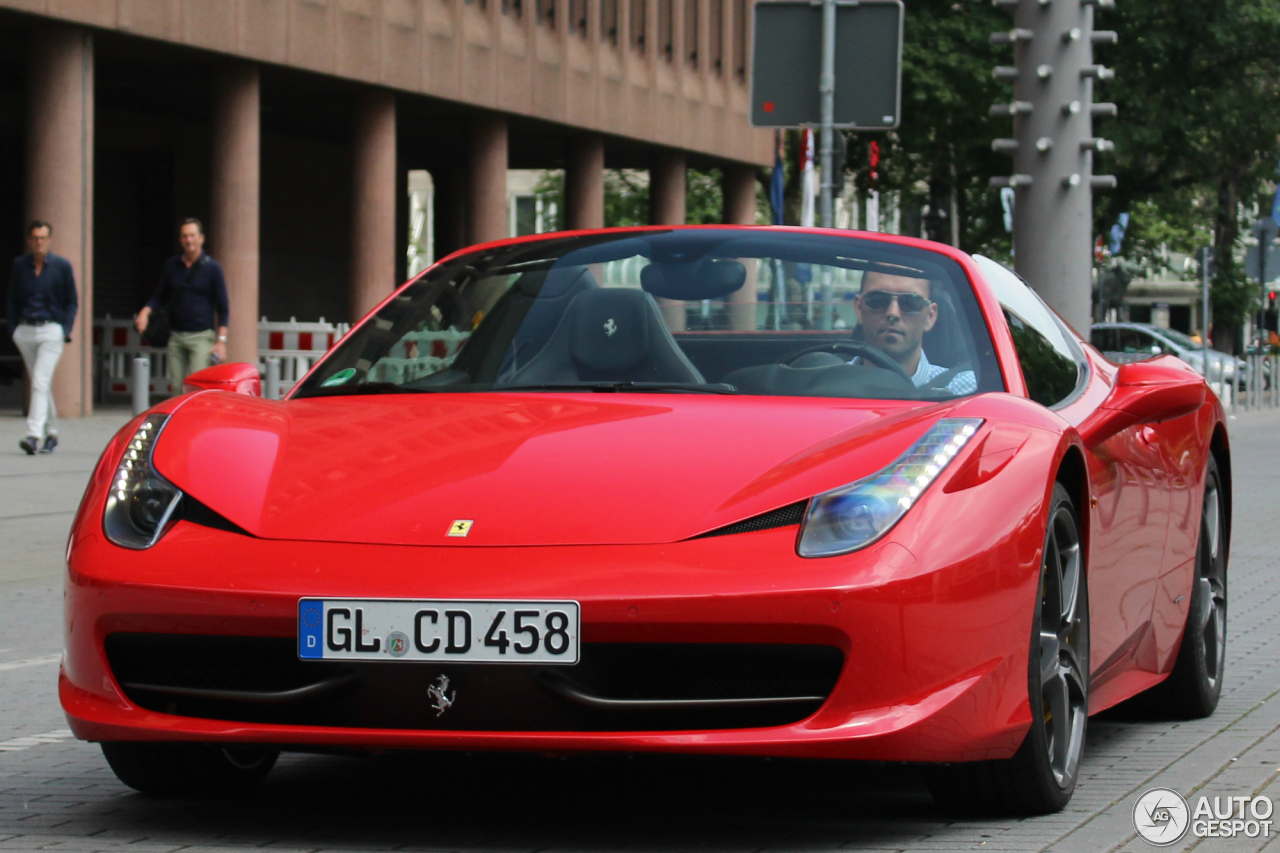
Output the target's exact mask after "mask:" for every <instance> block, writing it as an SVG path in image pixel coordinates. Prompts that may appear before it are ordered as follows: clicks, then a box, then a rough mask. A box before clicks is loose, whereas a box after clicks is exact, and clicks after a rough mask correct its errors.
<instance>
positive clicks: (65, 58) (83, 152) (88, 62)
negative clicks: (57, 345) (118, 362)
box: [23, 27, 94, 418]
mask: <svg viewBox="0 0 1280 853" xmlns="http://www.w3.org/2000/svg"><path fill="white" fill-rule="evenodd" d="M27 92H28V95H29V98H28V103H29V104H30V113H29V116H28V120H27V169H26V171H27V174H26V179H27V180H26V192H27V210H26V221H25V222H24V223H23V225H24V227H25V225H26V223H27V222H30V221H31V220H32V219H42V220H44V221H46V222H49V223H50V224H52V225H53V248H52V251H53V253H54V254H56V255H61V256H62V257H64V258H66V259H67V260H69V261H71V265H72V267H73V268H74V269H75V276H76V289H77V290H78V291H79V298H80V310H79V312H78V313H77V314H76V322H75V328H74V329H73V331H72V337H71V343H70V344H67V345H66V347H65V348H64V349H63V351H62V360H61V361H60V362H58V369H57V372H55V373H54V375H53V398H54V403H55V404H56V405H57V407H58V414H59V415H60V416H61V417H73V418H74V417H83V416H85V415H90V414H92V413H93V104H94V102H93V38H92V37H91V36H90V35H89V33H88V32H86V31H84V30H79V29H73V28H70V27H48V28H44V27H42V28H40V29H38V30H37V31H36V32H35V33H34V36H33V38H32V40H31V50H30V53H29V54H28V68H27Z"/></svg>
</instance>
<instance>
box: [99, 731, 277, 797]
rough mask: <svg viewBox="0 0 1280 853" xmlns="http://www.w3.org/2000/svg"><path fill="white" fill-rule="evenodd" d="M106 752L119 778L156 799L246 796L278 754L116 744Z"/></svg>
mask: <svg viewBox="0 0 1280 853" xmlns="http://www.w3.org/2000/svg"><path fill="white" fill-rule="evenodd" d="M102 754H103V755H105V756H106V758H107V763H108V764H110V765H111V769H112V771H114V772H115V774H116V777H117V778H119V780H120V781H121V782H123V783H125V784H126V785H128V786H129V787H130V788H133V789H134V790H135V791H141V792H142V793H144V794H150V795H151V796H154V797H184V796H215V797H226V796H235V795H239V794H246V793H248V792H250V791H252V790H253V789H254V788H256V787H257V786H258V783H260V782H261V781H262V780H263V779H264V778H265V777H266V775H267V774H268V773H270V772H271V768H272V767H274V766H275V763H276V759H277V758H278V757H279V756H280V753H279V752H278V751H276V750H274V749H265V748H261V747H254V746H229V747H220V746H213V745H206V744H200V743H146V742H133V741H128V742H125V741H115V742H105V743H103V744H102Z"/></svg>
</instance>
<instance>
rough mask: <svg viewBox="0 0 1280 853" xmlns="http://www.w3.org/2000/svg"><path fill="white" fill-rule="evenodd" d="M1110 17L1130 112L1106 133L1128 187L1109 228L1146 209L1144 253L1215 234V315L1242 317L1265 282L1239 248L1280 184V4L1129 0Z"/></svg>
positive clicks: (1116, 87)
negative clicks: (1252, 275)
mask: <svg viewBox="0 0 1280 853" xmlns="http://www.w3.org/2000/svg"><path fill="white" fill-rule="evenodd" d="M1099 17H1100V25H1102V26H1107V27H1113V28H1114V29H1115V30H1116V31H1117V32H1118V33H1119V36H1120V42H1119V45H1118V46H1117V47H1114V48H1106V49H1105V50H1106V51H1108V53H1109V54H1110V56H1109V57H1108V58H1110V59H1111V61H1112V62H1113V63H1114V65H1115V66H1116V79H1115V81H1114V82H1113V83H1108V84H1106V88H1105V89H1103V90H1102V91H1104V92H1106V93H1107V94H1109V95H1111V96H1112V97H1113V98H1114V99H1115V101H1116V104H1117V106H1118V107H1119V117H1118V118H1117V119H1116V120H1114V121H1113V122H1112V123H1111V124H1110V126H1109V127H1107V128H1106V129H1105V135H1107V136H1108V137H1110V138H1112V139H1114V140H1115V142H1116V156H1115V160H1114V172H1115V174H1116V176H1117V177H1118V178H1119V187H1118V189H1117V191H1116V192H1115V193H1113V194H1110V195H1104V196H1101V197H1100V198H1099V199H1098V204H1097V207H1098V212H1099V217H1098V219H1099V222H1098V224H1099V226H1100V227H1101V226H1103V225H1104V223H1105V225H1106V226H1108V227H1109V224H1110V223H1111V222H1114V221H1115V218H1116V215H1117V214H1118V213H1119V212H1121V211H1124V210H1130V211H1134V210H1138V209H1142V211H1143V215H1142V217H1141V218H1139V217H1138V216H1136V215H1135V217H1134V221H1133V224H1132V226H1131V227H1136V229H1137V231H1136V234H1135V239H1136V240H1137V242H1138V250H1139V252H1140V253H1141V252H1147V253H1149V252H1150V251H1151V248H1152V246H1153V245H1155V244H1156V241H1157V240H1159V239H1161V238H1162V237H1168V238H1170V239H1169V242H1170V245H1171V247H1173V246H1176V247H1177V248H1179V249H1180V250H1182V251H1187V250H1188V249H1190V248H1193V247H1194V245H1196V244H1199V245H1203V244H1204V242H1205V241H1206V238H1208V237H1210V236H1211V237H1212V243H1213V245H1214V247H1215V249H1216V251H1217V257H1218V259H1219V260H1218V275H1217V277H1216V278H1215V279H1214V283H1213V292H1212V294H1213V295H1212V299H1213V310H1214V316H1215V318H1216V320H1217V323H1219V324H1223V323H1226V324H1235V323H1238V322H1240V321H1241V320H1242V319H1243V318H1244V316H1245V314H1246V313H1247V312H1248V311H1249V310H1250V308H1251V306H1252V304H1253V302H1254V300H1253V292H1254V290H1255V288H1253V287H1252V286H1250V285H1248V284H1247V283H1246V282H1245V280H1244V278H1243V275H1242V274H1241V272H1240V269H1239V265H1238V264H1237V263H1236V258H1235V254H1236V251H1237V249H1238V246H1237V244H1238V241H1239V237H1240V234H1241V230H1242V228H1243V227H1244V226H1245V224H1246V223H1247V221H1248V219H1249V218H1251V210H1250V208H1251V207H1252V205H1250V204H1248V203H1247V202H1250V201H1253V200H1255V199H1258V198H1259V197H1260V196H1261V195H1263V194H1264V193H1265V192H1266V191H1267V190H1268V189H1270V188H1271V187H1270V186H1269V184H1268V181H1269V179H1271V178H1273V176H1274V170H1275V162H1276V153H1277V152H1276V148H1277V146H1276V141H1277V134H1280V111H1277V110H1276V109H1275V108H1274V107H1275V104H1276V103H1277V100H1278V99H1280V3H1277V2H1276V0H1174V1H1173V2H1170V0H1125V2H1123V3H1117V4H1116V7H1115V9H1114V10H1112V11H1108V12H1106V13H1105V14H1104V15H1101V16H1099ZM1095 171H1097V170H1095ZM1242 202H1243V203H1242ZM1267 209H1269V205H1267ZM1161 231H1164V232H1166V233H1164V234H1161ZM1126 239H1127V238H1126ZM1126 253H1127V251H1126Z"/></svg>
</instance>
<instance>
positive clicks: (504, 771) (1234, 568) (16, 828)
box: [0, 410, 1280, 853]
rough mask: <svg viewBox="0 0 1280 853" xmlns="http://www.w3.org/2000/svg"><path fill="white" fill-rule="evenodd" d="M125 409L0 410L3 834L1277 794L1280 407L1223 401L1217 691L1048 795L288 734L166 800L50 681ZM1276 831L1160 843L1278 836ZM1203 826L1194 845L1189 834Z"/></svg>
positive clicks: (407, 835)
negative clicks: (206, 785)
mask: <svg viewBox="0 0 1280 853" xmlns="http://www.w3.org/2000/svg"><path fill="white" fill-rule="evenodd" d="M125 420H127V413H125V412H122V411H114V412H110V411H109V412H108V413H106V414H98V415H95V416H93V417H92V418H88V419H83V420H68V421H66V422H65V423H64V426H63V433H62V444H61V446H60V447H59V448H58V450H57V452H56V453H54V454H52V455H49V456H37V457H28V456H25V455H23V453H22V451H21V450H19V449H18V445H17V442H18V439H19V438H20V437H21V436H22V432H23V421H22V420H21V419H19V418H17V417H14V416H12V415H8V416H4V417H3V418H0V555H2V556H0V849H2V850H37V849H50V850H66V851H77V853H92V851H112V852H113V853H115V851H124V850H128V851H139V853H162V851H177V850H182V851H232V850H244V849H249V848H267V849H271V850H289V851H292V850H310V851H318V850H399V849H408V850H455V851H459V850H512V851H535V850H539V851H545V850H582V851H587V850H607V849H608V850H614V849H628V850H655V851H656V850H662V851H668V850H670V851H674V850H689V849H695V848H696V849H702V850H724V851H731V850H753V851H758V850H830V849H850V850H1010V851H1015V850H1016V851H1023V850H1025V851H1039V850H1053V851H1057V853H1070V852H1071V851H1080V853H1086V851H1088V853H1094V851H1110V850H1132V851H1138V850H1150V849H1154V848H1151V847H1150V846H1149V845H1148V844H1147V843H1146V842H1144V841H1143V840H1141V839H1140V838H1138V837H1137V835H1136V833H1135V830H1134V825H1133V822H1132V819H1131V814H1132V811H1133V806H1134V803H1135V801H1136V800H1137V798H1138V797H1139V795H1141V794H1142V793H1143V792H1144V791H1146V790H1148V789H1150V788H1153V787H1158V786H1164V787H1169V788H1172V789H1175V790H1178V791H1181V792H1182V793H1183V794H1188V793H1189V792H1192V791H1195V793H1196V794H1197V795H1199V794H1205V795H1209V796H1215V795H1216V796H1221V797H1227V796H1252V795H1255V794H1263V795H1266V796H1270V797H1272V798H1275V797H1280V781H1278V780H1280V776H1278V774H1280V701H1277V699H1280V696H1278V695H1277V694H1278V693H1280V678H1278V677H1277V672H1280V584H1277V582H1276V579H1277V577H1280V555H1278V554H1277V549H1276V542H1277V540H1276V535H1275V531H1276V527H1277V520H1280V491H1278V490H1277V489H1276V488H1275V484H1276V483H1278V482H1280V454H1277V452H1276V449H1275V436H1276V435H1277V434H1280V412H1277V411H1274V410H1264V411H1261V412H1246V413H1243V414H1240V415H1239V416H1238V417H1236V418H1235V419H1233V420H1232V421H1231V428H1232V430H1233V432H1232V445H1233V447H1232V451H1233V459H1234V476H1235V484H1234V487H1235V488H1234V511H1235V524H1234V530H1233V537H1232V554H1231V574H1230V617H1229V628H1228V651H1227V656H1228V665H1227V676H1226V678H1227V680H1226V684H1225V687H1224V691H1223V696H1222V701H1221V704H1220V705H1219V707H1218V711H1217V713H1216V714H1215V715H1214V716H1213V717H1211V718H1209V719H1207V720H1200V721H1195V722H1189V723H1175V722H1169V721H1162V720H1156V719H1151V718H1150V717H1149V716H1144V715H1141V714H1136V713H1133V712H1128V711H1126V710H1124V709H1119V710H1117V711H1113V712H1109V713H1107V714H1105V715H1102V716H1101V717H1099V718H1095V719H1094V720H1092V721H1091V722H1090V729H1089V743H1088V748H1087V750H1086V753H1085V759H1084V767H1083V770H1082V780H1081V782H1080V785H1079V787H1078V788H1077V791H1076V794H1075V798H1074V800H1073V801H1072V803H1071V805H1070V806H1069V807H1068V809H1067V810H1066V811H1064V812H1062V813H1060V814H1056V815H1050V816H1047V817H1041V818H1034V819H1025V820H1016V819H992V818H981V819H969V818H959V817H957V816H955V815H947V814H943V813H941V812H939V811H938V810H937V809H935V807H934V806H933V803H932V801H931V800H930V798H929V796H928V794H927V792H926V791H925V789H924V787H923V785H922V784H921V783H920V781H919V778H918V776H917V774H916V772H915V771H914V770H913V769H911V768H904V767H891V766H874V765H873V766H849V765H846V764H842V763H839V762H800V761H777V760H766V759H738V758H693V757H677V756H626V755H607V756H597V755H592V756H560V755H490V754H461V753H455V754H438V753H431V754H384V755H377V756H351V755H287V756H284V757H282V759H281V761H280V763H279V765H277V769H276V770H275V771H274V772H273V773H272V774H271V775H270V776H269V777H268V778H267V781H266V782H265V784H264V785H263V786H262V788H261V789H260V790H259V791H258V792H257V793H256V794H255V795H254V796H253V797H252V798H248V799H244V800H234V801H205V800H188V801H166V800H155V799H150V798H148V797H144V796H142V795H140V794H137V793H135V792H133V791H132V790H130V789H128V788H126V787H125V786H124V785H123V784H121V783H120V782H118V781H117V780H116V778H115V776H114V775H113V774H112V773H111V771H110V770H109V769H108V767H107V765H106V762H105V761H104V759H103V758H102V754H101V752H100V751H99V749H98V748H97V746H95V745H92V744H87V743H82V742H80V741H77V740H75V739H74V738H72V737H71V736H70V733H69V732H68V731H67V724H66V720H65V719H64V717H63V715H62V712H61V710H60V708H59V707H58V701H57V689H56V688H57V684H56V674H57V660H58V655H59V652H60V648H61V638H60V619H61V583H62V575H61V572H62V553H63V548H64V547H65V544H66V534H67V529H68V526H69V525H70V522H71V519H72V515H73V514H74V512H75V508H76V505H77V502H78V501H79V498H80V494H81V492H82V490H83V488H84V484H85V481H86V480H87V478H88V476H89V472H90V471H91V469H92V467H93V465H94V463H95V462H96V460H97V458H98V455H99V453H100V451H101V449H102V447H103V445H104V444H105V443H106V441H107V440H108V439H109V438H110V436H111V434H112V433H113V432H114V430H115V429H117V428H118V427H119V426H120V425H121V424H123V423H124V422H125ZM1276 838H1277V830H1276V827H1275V826H1274V825H1273V827H1272V832H1271V836H1270V838H1253V839H1250V838H1237V839H1232V840H1223V839H1203V840H1197V839H1194V838H1192V837H1191V836H1190V835H1188V836H1187V837H1186V838H1185V839H1184V840H1183V841H1182V842H1181V844H1180V845H1175V846H1174V847H1172V848H1166V849H1175V850H1176V849H1190V848H1192V847H1197V849H1201V850H1205V851H1213V853H1216V851H1220V850H1221V851H1255V850H1262V849H1266V850H1270V851H1280V841H1277V840H1276ZM1197 845H1198V846H1197Z"/></svg>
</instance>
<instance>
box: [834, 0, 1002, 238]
mask: <svg viewBox="0 0 1280 853" xmlns="http://www.w3.org/2000/svg"><path fill="white" fill-rule="evenodd" d="M1009 26H1010V19H1009V14H1008V13H1007V12H1002V11H1000V10H998V9H995V8H994V7H993V6H992V4H991V3H990V2H989V0H912V2H911V3H909V4H908V5H907V9H906V18H905V20H904V22H903V49H902V125H901V127H900V128H899V129H898V130H897V131H894V132H890V133H887V134H869V133H863V134H850V135H849V163H850V165H851V166H854V167H855V168H854V171H855V173H856V180H857V183H858V187H859V188H860V189H862V190H864V191H865V190H868V189H871V188H872V187H871V183H870V174H869V172H870V168H869V166H868V153H869V145H870V142H871V140H872V139H877V140H879V143H880V158H881V162H880V169H879V172H880V175H879V180H878V182H877V185H876V188H877V189H879V190H880V191H882V192H883V191H887V190H898V191H900V192H902V193H903V194H904V199H905V200H906V201H908V202H911V201H914V202H915V203H918V204H931V205H932V206H933V207H934V208H935V209H936V208H939V207H942V208H943V209H945V207H946V206H945V205H943V204H940V198H941V196H940V195H939V191H940V190H941V189H943V188H946V189H952V190H954V191H955V192H956V193H957V197H956V207H957V210H958V213H959V217H960V245H961V246H962V247H963V248H964V249H966V250H967V251H973V252H983V253H984V254H989V255H992V256H993V257H1008V255H1009V248H1010V241H1009V235H1008V234H1007V233H1006V232H1005V230H1004V222H1003V216H1002V212H1001V208H1000V195H999V191H998V190H992V189H989V188H988V186H987V181H988V179H989V178H991V177H992V176H995V175H1001V174H1008V172H1009V169H1010V162H1009V158H1008V157H1007V156H1005V155H1003V154H995V153H993V152H992V151H991V140H992V138H993V137H995V136H997V135H1007V132H1008V131H1007V129H1006V128H1005V127H1002V126H1001V125H1000V124H999V123H998V122H994V121H992V120H990V119H988V118H987V108H988V107H989V106H990V105H991V104H994V103H999V102H1001V101H1009V100H1011V93H1010V92H1009V87H1008V86H1007V85H1006V84H1002V83H999V82H997V81H996V80H994V79H993V78H992V76H991V69H992V67H993V66H995V65H1002V64H1003V65H1007V64H1009V62H1010V58H1009V56H1008V55H1007V54H1008V49H1007V48H1003V49H1001V48H997V47H993V46H991V45H990V43H989V41H988V37H989V36H990V34H991V33H993V32H998V31H1000V30H1007V29H1009ZM943 225H944V226H945V227H944V228H943V229H942V230H944V231H946V232H948V233H949V230H950V225H949V223H945V222H944V223H943Z"/></svg>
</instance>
